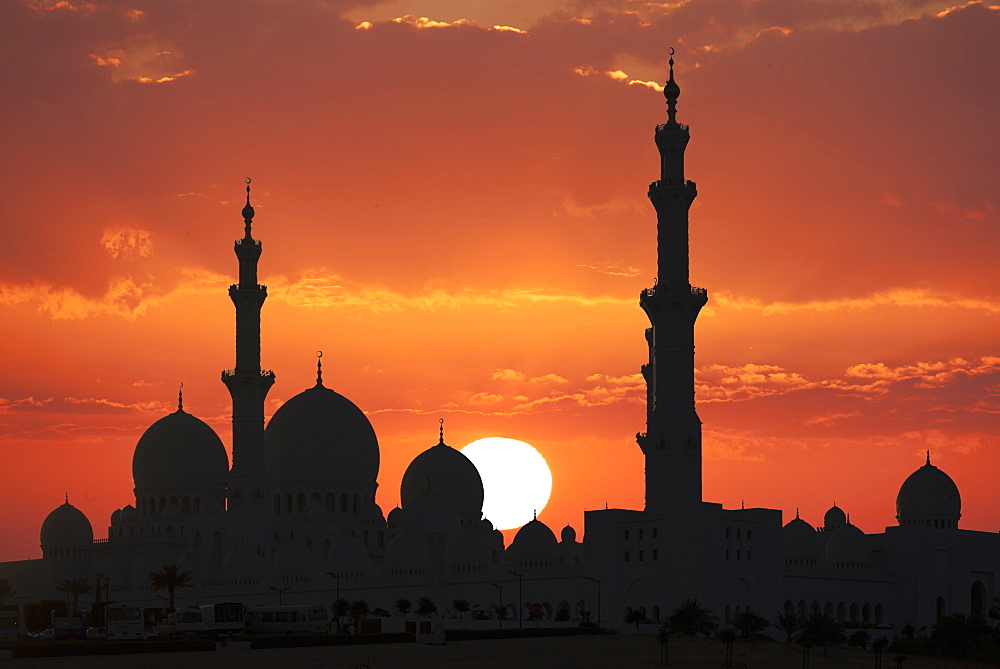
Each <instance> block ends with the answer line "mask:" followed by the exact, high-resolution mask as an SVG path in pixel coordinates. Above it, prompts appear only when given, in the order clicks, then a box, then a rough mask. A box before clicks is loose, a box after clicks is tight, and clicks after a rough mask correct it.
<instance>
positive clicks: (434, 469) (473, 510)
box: [399, 438, 483, 527]
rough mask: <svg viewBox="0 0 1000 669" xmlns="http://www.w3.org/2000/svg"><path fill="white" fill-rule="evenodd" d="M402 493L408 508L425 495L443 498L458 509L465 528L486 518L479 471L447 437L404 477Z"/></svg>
mask: <svg viewBox="0 0 1000 669" xmlns="http://www.w3.org/2000/svg"><path fill="white" fill-rule="evenodd" d="M399 493H400V498H401V499H402V502H403V508H404V509H408V508H409V506H410V504H411V502H413V500H415V499H416V498H417V497H419V496H420V495H422V494H424V493H430V494H433V495H440V496H441V497H443V498H444V499H445V500H447V501H448V503H449V504H451V506H452V508H453V509H455V511H456V512H457V513H458V515H459V518H461V520H462V522H463V526H465V527H471V526H472V523H478V522H479V520H480V519H481V518H482V517H483V479H482V477H481V476H480V475H479V470H478V469H476V466H475V465H474V464H472V460H470V459H469V458H467V457H465V456H464V455H462V453H461V452H460V451H457V450H455V449H454V448H452V447H451V446H448V445H447V444H445V443H444V439H443V438H442V439H441V440H440V441H438V443H437V445H436V446H431V447H430V448H428V449H427V450H426V451H424V452H423V453H421V454H420V455H418V456H417V457H415V458H414V459H413V462H411V463H410V466H409V467H407V468H406V472H405V473H404V474H403V481H402V483H401V484H400V486H399Z"/></svg>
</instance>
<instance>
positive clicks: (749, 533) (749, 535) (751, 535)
mask: <svg viewBox="0 0 1000 669" xmlns="http://www.w3.org/2000/svg"><path fill="white" fill-rule="evenodd" d="M751 537H753V530H747V540H748V541H749V540H750V538H751Z"/></svg>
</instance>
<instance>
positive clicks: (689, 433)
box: [636, 49, 708, 510]
mask: <svg viewBox="0 0 1000 669" xmlns="http://www.w3.org/2000/svg"><path fill="white" fill-rule="evenodd" d="M670 53H671V55H673V49H671V50H670ZM680 94H681V89H680V87H679V86H678V85H677V83H676V82H675V81H674V59H673V58H671V59H670V79H669V80H668V81H667V83H666V85H665V86H664V88H663V95H664V97H666V98H667V122H666V123H664V124H662V125H658V126H656V134H655V137H656V148H657V149H658V150H659V152H660V179H659V181H654V182H653V183H651V184H650V185H649V199H650V200H651V201H652V203H653V207H654V208H655V209H656V254H657V270H656V283H655V284H654V285H653V287H652V288H649V289H646V290H644V291H642V293H641V295H640V297H639V305H640V306H641V307H642V309H643V311H645V312H646V315H647V316H649V321H650V323H652V327H651V328H648V329H647V330H646V342H647V343H648V344H649V363H648V364H645V365H643V366H642V375H643V377H644V378H645V379H646V433H645V434H641V433H640V434H639V435H637V437H636V441H638V443H639V447H640V448H641V449H642V452H643V453H644V454H645V456H646V509H647V510H658V509H662V508H664V507H666V506H668V505H671V504H678V503H694V502H700V501H701V420H700V419H699V418H698V414H697V412H696V411H695V408H694V322H695V320H696V319H697V318H698V312H699V311H701V308H702V307H703V306H705V303H706V302H707V301H708V294H707V293H706V291H705V289H703V288H695V287H694V286H692V285H691V284H690V283H688V209H689V208H690V207H691V203H692V202H694V198H695V196H696V195H697V194H698V191H697V189H696V188H695V184H694V182H693V181H686V180H685V179H684V149H685V148H686V147H687V143H688V140H690V138H691V135H690V133H689V132H688V127H687V126H686V125H681V124H679V123H678V122H677V118H676V116H677V98H678V97H680Z"/></svg>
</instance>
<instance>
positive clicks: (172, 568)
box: [149, 564, 194, 611]
mask: <svg viewBox="0 0 1000 669" xmlns="http://www.w3.org/2000/svg"><path fill="white" fill-rule="evenodd" d="M193 580H194V575H193V574H192V573H191V572H189V571H187V570H184V571H181V570H180V568H179V567H178V566H177V565H176V564H165V565H163V568H162V569H160V571H151V572H149V581H150V583H152V584H153V590H166V591H167V608H168V609H169V610H170V611H176V610H177V607H175V606H174V591H175V590H176V589H177V588H190V587H191V585H193Z"/></svg>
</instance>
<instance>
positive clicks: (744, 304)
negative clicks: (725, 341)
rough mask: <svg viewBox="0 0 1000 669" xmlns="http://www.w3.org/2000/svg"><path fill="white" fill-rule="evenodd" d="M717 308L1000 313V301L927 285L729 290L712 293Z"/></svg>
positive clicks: (770, 312)
mask: <svg viewBox="0 0 1000 669" xmlns="http://www.w3.org/2000/svg"><path fill="white" fill-rule="evenodd" d="M712 302H713V303H714V304H715V305H716V306H717V307H718V308H726V309H737V310H751V311H757V312H760V313H761V314H763V315H765V316H774V315H779V314H789V313H796V312H819V313H827V312H835V311H855V310H870V309H875V308H878V307H887V306H888V307H939V308H948V309H970V310H974V311H985V312H987V313H993V314H995V313H1000V302H997V301H995V300H991V299H989V298H974V297H959V296H956V295H950V294H947V293H939V292H936V291H933V290H931V289H927V288H893V289H889V290H885V291H880V292H876V293H871V294H869V295H865V296H862V297H841V298H834V299H828V300H811V301H805V302H764V301H762V300H757V299H753V298H743V297H734V296H733V295H731V294H730V293H727V292H726V291H718V292H716V293H714V294H713V296H712Z"/></svg>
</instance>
